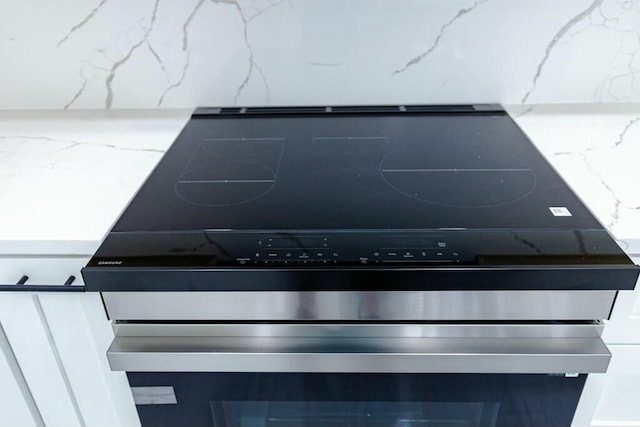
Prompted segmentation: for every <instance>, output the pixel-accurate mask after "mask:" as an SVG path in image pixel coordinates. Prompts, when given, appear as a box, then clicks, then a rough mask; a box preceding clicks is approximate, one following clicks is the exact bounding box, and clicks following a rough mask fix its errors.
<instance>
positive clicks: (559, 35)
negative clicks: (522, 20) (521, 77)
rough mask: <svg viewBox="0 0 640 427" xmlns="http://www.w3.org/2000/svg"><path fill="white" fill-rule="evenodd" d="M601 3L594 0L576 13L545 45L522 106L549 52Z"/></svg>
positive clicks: (533, 86)
mask: <svg viewBox="0 0 640 427" xmlns="http://www.w3.org/2000/svg"><path fill="white" fill-rule="evenodd" d="M602 2H603V0H594V1H593V3H591V4H590V5H589V6H588V7H587V8H586V9H585V10H583V11H582V12H580V13H578V14H577V15H576V16H574V17H573V18H571V19H570V20H569V21H568V22H567V23H566V24H564V25H563V26H562V27H561V28H560V30H559V31H558V32H557V33H556V34H555V35H554V36H553V37H552V38H551V41H550V42H549V44H548V45H547V47H546V49H545V51H544V56H543V57H542V60H541V61H540V62H539V63H538V66H537V67H536V73H535V75H534V76H533V82H532V84H531V88H530V89H529V90H528V91H527V93H525V94H524V96H523V97H522V103H523V104H525V103H526V102H527V101H528V99H529V96H530V95H531V92H533V91H534V90H535V88H536V83H537V82H538V79H539V78H540V74H541V73H542V69H543V68H544V65H545V64H546V62H547V60H548V59H549V55H551V52H552V51H553V48H554V47H555V46H556V44H558V42H559V41H560V40H562V38H563V37H564V36H565V35H566V34H567V33H568V32H569V31H570V30H571V29H572V28H574V27H575V26H576V25H577V24H578V23H579V22H582V21H583V20H584V19H585V18H587V17H589V16H591V14H592V13H593V11H594V10H596V9H597V8H599V7H600V6H602Z"/></svg>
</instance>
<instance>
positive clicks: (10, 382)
mask: <svg viewBox="0 0 640 427" xmlns="http://www.w3.org/2000/svg"><path fill="white" fill-rule="evenodd" d="M86 261H87V258H86V257H69V256H67V257H61V258H46V257H42V256H39V257H28V256H26V257H11V256H4V257H3V256H1V255H0V283H4V284H7V283H15V281H16V280H17V279H19V278H20V277H21V276H22V275H23V274H26V275H28V276H29V281H28V282H27V283H28V284H36V285H45V284H46V285H51V284H61V283H64V281H65V280H66V278H67V277H69V275H74V276H75V277H76V283H81V275H80V268H81V267H82V266H83V265H84V264H85V263H86ZM43 266H45V267H47V268H43ZM42 272H48V273H46V274H43V273H42ZM26 288H27V290H26V291H24V292H13V291H11V292H0V326H2V329H1V330H0V344H4V345H2V346H0V353H1V354H0V426H3V427H4V426H12V427H14V426H15V427H21V426H23V425H24V426H38V427H39V426H47V427H58V426H59V427H102V426H104V427H135V426H139V421H138V416H137V413H136V410H135V405H134V403H133V399H132V397H131V392H130V389H129V386H128V383H127V379H126V375H125V374H124V373H122V372H111V371H110V369H109V366H108V363H107V360H106V350H107V347H108V345H109V344H110V342H111V340H112V338H113V332H112V330H111V327H110V322H109V321H108V320H107V318H106V315H105V312H104V308H103V306H102V301H101V300H100V296H99V295H98V294H93V293H83V292H72V293H69V292H65V293H61V292H29V291H28V286H26ZM3 338H4V340H3Z"/></svg>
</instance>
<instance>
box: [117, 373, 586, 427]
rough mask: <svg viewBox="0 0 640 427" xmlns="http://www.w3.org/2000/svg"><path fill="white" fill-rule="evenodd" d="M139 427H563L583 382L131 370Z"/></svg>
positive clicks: (546, 378) (466, 376) (520, 377)
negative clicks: (140, 425)
mask: <svg viewBox="0 0 640 427" xmlns="http://www.w3.org/2000/svg"><path fill="white" fill-rule="evenodd" d="M127 375H128V377H129V383H130V385H131V386H132V387H133V388H134V391H135V393H134V397H136V396H137V399H136V404H137V409H138V414H139V415H140V420H141V424H142V427H542V426H543V427H570V425H571V420H572V418H573V414H574V412H575V409H576V406H577V404H578V400H579V399H580V394H581V392H582V388H583V386H584V381H585V380H586V375H580V376H578V377H575V378H572V377H565V375H564V374H561V375H556V374H554V375H547V374H463V373H457V374H356V373H340V374H333V373H331V374H303V373H246V372H245V373H230V372H227V373H214V372H146V373H145V372H129V373H127Z"/></svg>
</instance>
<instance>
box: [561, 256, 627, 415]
mask: <svg viewBox="0 0 640 427" xmlns="http://www.w3.org/2000/svg"><path fill="white" fill-rule="evenodd" d="M634 262H635V263H636V264H638V263H640V258H634ZM602 337H603V340H604V341H605V342H606V343H607V346H608V347H609V350H610V351H611V355H612V357H611V363H610V364H609V368H608V369H607V374H606V375H605V374H599V375H590V376H589V378H588V380H587V384H586V385H585V389H584V392H583V396H582V398H581V401H580V406H579V408H578V413H577V414H576V420H574V424H573V426H574V427H586V426H594V427H595V426H599V427H621V426H637V427H640V284H637V285H636V289H635V290H633V291H620V292H619V293H618V297H617V299H616V303H615V306H614V309H613V312H612V313H611V319H610V320H608V321H607V322H606V326H605V329H604V333H603V335H602Z"/></svg>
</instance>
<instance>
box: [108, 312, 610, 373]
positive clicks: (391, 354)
mask: <svg viewBox="0 0 640 427" xmlns="http://www.w3.org/2000/svg"><path fill="white" fill-rule="evenodd" d="M120 326H121V330H120V333H118V332H117V336H116V338H115V339H114V341H113V343H112V344H111V346H110V348H109V349H108V351H107V357H108V360H109V363H110V365H111V369H112V370H114V371H127V372H308V373H343V372H344V373H347V372H348V373H452V372H455V373H519V374H562V373H602V372H606V369H607V366H608V364H609V361H610V358H611V354H610V353H609V351H608V350H607V347H606V345H605V344H604V343H603V342H602V340H601V339H600V338H599V337H598V336H594V335H597V334H598V333H599V332H601V330H602V329H601V327H602V325H601V324H599V323H598V322H594V323H593V324H585V325H426V326H422V325H418V326H413V325H347V326H346V327H345V325H313V326H310V325H299V328H298V329H297V330H296V325H264V328H262V329H261V328H260V325H196V327H195V328H192V326H193V325H183V326H184V328H183V329H184V330H188V329H189V328H192V331H194V332H192V333H191V334H189V333H184V334H180V335H177V334H176V335H173V336H171V335H162V330H163V325H149V326H148V327H147V328H152V329H155V335H154V334H153V333H147V334H146V335H142V334H140V335H133V334H127V333H126V330H127V325H120ZM175 326H176V325H168V328H167V329H166V332H168V331H172V332H174V333H175V332H176V329H175ZM177 327H178V329H179V328H180V325H177ZM135 328H139V325H138V326H136V325H134V329H133V330H132V331H130V332H133V331H135ZM172 328H173V329H172ZM207 328H209V331H210V332H209V333H199V334H196V332H195V331H197V330H198V329H200V330H201V331H203V330H206V329H207ZM314 328H317V329H316V332H315V333H314V332H313V329H314ZM225 329H226V330H227V332H226V333H225V332H223V331H224V330H225ZM216 330H217V331H218V333H216ZM243 330H244V331H243ZM305 331H306V332H305ZM332 331H335V332H334V333H332ZM376 331H378V332H377V333H376ZM138 332H140V329H138ZM363 332H364V333H363Z"/></svg>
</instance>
